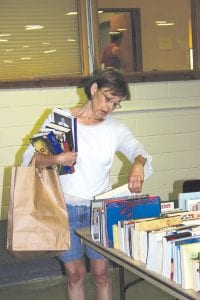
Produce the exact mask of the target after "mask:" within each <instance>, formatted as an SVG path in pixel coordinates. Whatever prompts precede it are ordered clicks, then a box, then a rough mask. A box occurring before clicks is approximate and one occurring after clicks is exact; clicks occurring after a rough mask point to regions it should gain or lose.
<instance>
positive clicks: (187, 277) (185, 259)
mask: <svg viewBox="0 0 200 300" xmlns="http://www.w3.org/2000/svg"><path fill="white" fill-rule="evenodd" d="M199 252H200V238H199V239H196V240H195V242H194V241H193V242H191V243H187V244H182V245H180V261H181V286H182V288H183V289H193V278H192V276H191V275H192V259H193V258H194V257H196V256H197V255H198V253H199Z"/></svg>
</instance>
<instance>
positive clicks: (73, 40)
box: [67, 39, 76, 42]
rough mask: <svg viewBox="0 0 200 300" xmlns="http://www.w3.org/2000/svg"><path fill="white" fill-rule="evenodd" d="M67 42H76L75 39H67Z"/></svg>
mask: <svg viewBox="0 0 200 300" xmlns="http://www.w3.org/2000/svg"><path fill="white" fill-rule="evenodd" d="M67 41H68V42H76V40H75V39H67Z"/></svg>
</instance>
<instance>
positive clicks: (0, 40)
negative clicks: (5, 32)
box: [0, 39, 8, 42]
mask: <svg viewBox="0 0 200 300" xmlns="http://www.w3.org/2000/svg"><path fill="white" fill-rule="evenodd" d="M0 42H8V40H5V39H0Z"/></svg>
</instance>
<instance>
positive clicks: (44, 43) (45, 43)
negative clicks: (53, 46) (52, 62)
mask: <svg viewBox="0 0 200 300" xmlns="http://www.w3.org/2000/svg"><path fill="white" fill-rule="evenodd" d="M42 45H50V43H47V42H43V43H42Z"/></svg>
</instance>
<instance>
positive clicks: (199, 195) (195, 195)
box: [178, 192, 200, 210]
mask: <svg viewBox="0 0 200 300" xmlns="http://www.w3.org/2000/svg"><path fill="white" fill-rule="evenodd" d="M193 199H200V192H191V193H179V195H178V207H179V208H180V209H183V210H184V209H186V200H193Z"/></svg>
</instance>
